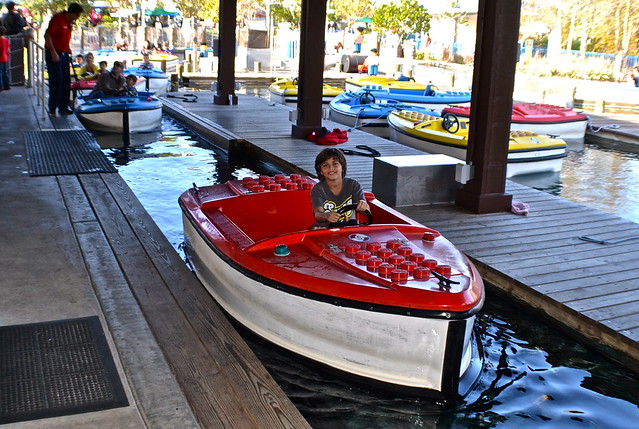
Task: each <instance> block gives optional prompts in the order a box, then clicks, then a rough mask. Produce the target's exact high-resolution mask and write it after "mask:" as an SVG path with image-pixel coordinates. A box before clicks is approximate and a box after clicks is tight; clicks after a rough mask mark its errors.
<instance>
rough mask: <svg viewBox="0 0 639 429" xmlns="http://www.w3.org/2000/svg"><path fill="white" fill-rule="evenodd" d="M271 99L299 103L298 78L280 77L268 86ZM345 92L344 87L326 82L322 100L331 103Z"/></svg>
mask: <svg viewBox="0 0 639 429" xmlns="http://www.w3.org/2000/svg"><path fill="white" fill-rule="evenodd" d="M268 90H269V93H270V96H271V101H274V102H276V103H280V104H286V103H297V78H294V79H290V78H287V79H280V80H277V81H275V82H273V83H272V84H271V85H270V86H269V87H268ZM342 92H344V90H343V89H342V88H338V87H336V86H331V85H328V84H326V83H325V84H324V87H323V89H322V102H323V103H330V102H331V100H332V99H333V98H334V97H335V96H337V95H339V94H341V93H342Z"/></svg>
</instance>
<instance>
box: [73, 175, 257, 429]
mask: <svg viewBox="0 0 639 429" xmlns="http://www.w3.org/2000/svg"><path fill="white" fill-rule="evenodd" d="M114 176H116V175H114ZM80 180H81V181H82V184H83V186H84V187H85V189H86V192H87V195H88V197H89V199H90V201H91V203H92V204H93V206H94V207H95V210H96V213H97V215H98V219H99V221H100V224H101V226H102V228H103V230H104V231H105V234H106V236H107V238H108V240H109V243H110V245H111V247H112V249H113V251H114V254H115V255H116V257H117V258H118V262H119V263H120V265H121V266H122V268H123V270H124V271H125V272H126V276H127V280H128V281H129V284H130V286H131V288H132V290H133V292H134V294H135V296H136V298H137V300H138V302H139V303H140V307H141V308H142V309H143V311H144V313H145V315H146V317H147V320H148V322H149V326H150V327H151V329H152V330H153V333H154V335H155V336H156V338H157V340H158V343H159V344H160V346H161V347H162V350H163V351H164V353H165V355H166V357H167V361H168V363H169V365H170V366H171V368H172V370H173V372H174V373H175V375H176V379H177V380H178V383H180V385H181V386H182V389H183V391H184V393H185V395H186V397H187V399H188V401H189V403H190V404H191V407H192V408H193V411H194V412H195V414H196V416H197V418H198V420H199V421H200V423H201V424H202V425H204V426H211V427H237V428H245V427H246V428H249V427H258V425H256V424H255V421H254V420H253V418H252V416H251V414H250V411H249V410H248V409H247V408H246V404H245V403H244V397H243V396H242V395H241V394H240V393H239V392H237V391H236V390H235V388H234V386H233V384H234V382H233V381H232V380H229V379H228V377H227V375H226V374H225V373H224V372H223V368H221V367H220V365H219V363H218V362H216V360H215V359H214V358H213V357H212V356H211V355H210V354H209V353H208V350H207V349H206V347H205V346H204V345H203V344H202V341H201V340H200V339H199V338H198V336H197V335H196V333H195V332H194V331H193V329H192V327H191V325H190V323H189V321H188V320H187V319H186V317H185V315H184V313H183V311H182V309H181V308H180V307H179V306H178V305H177V304H176V302H175V300H174V299H173V296H172V295H171V293H170V291H169V290H168V289H167V288H166V286H165V285H164V282H163V280H162V277H161V276H160V275H159V273H158V272H157V270H156V268H155V266H154V265H153V263H152V262H151V261H150V260H149V258H148V256H147V254H146V251H145V250H144V248H143V247H142V246H140V243H139V241H138V240H137V237H136V236H135V233H134V232H133V231H132V230H131V228H130V226H129V224H128V222H127V219H126V216H125V214H124V213H122V211H121V210H120V208H119V207H118V205H117V204H116V203H115V201H113V199H112V197H111V194H110V193H109V191H108V190H107V188H106V186H105V183H104V182H103V181H102V179H101V178H100V177H99V176H97V175H85V176H84V177H81V178H80ZM125 198H135V197H134V196H133V195H128V196H125ZM159 240H160V237H158V241H159ZM167 315H170V317H167Z"/></svg>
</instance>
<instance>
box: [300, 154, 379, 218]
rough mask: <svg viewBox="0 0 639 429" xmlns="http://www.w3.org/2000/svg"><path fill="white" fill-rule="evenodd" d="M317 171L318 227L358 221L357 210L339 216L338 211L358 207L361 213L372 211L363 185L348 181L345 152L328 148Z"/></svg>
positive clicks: (313, 195)
mask: <svg viewBox="0 0 639 429" xmlns="http://www.w3.org/2000/svg"><path fill="white" fill-rule="evenodd" d="M315 171H316V172H317V177H318V178H319V180H320V181H319V183H317V184H316V185H315V186H314V187H313V189H312V190H311V201H312V203H313V211H314V212H315V220H316V221H317V224H316V227H328V226H329V224H331V223H337V222H347V221H349V220H350V219H353V220H354V219H355V212H354V211H353V210H349V211H347V212H346V213H342V214H340V213H337V210H339V209H340V208H342V207H344V206H347V205H350V204H357V208H356V211H358V212H365V211H366V210H369V206H368V203H367V202H366V199H365V198H364V191H363V190H362V187H361V185H360V184H359V182H357V180H353V179H350V178H348V177H346V158H345V157H344V153H343V152H342V151H341V150H339V149H335V148H327V149H324V150H323V151H321V152H320V153H319V154H318V155H317V157H316V158H315Z"/></svg>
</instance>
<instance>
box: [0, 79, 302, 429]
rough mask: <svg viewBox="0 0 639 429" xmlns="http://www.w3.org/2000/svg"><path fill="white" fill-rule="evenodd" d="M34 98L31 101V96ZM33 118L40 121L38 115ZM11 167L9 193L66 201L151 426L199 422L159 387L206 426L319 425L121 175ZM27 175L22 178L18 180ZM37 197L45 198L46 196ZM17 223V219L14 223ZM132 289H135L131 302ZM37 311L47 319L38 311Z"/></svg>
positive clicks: (57, 122)
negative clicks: (161, 368) (45, 188)
mask: <svg viewBox="0 0 639 429" xmlns="http://www.w3.org/2000/svg"><path fill="white" fill-rule="evenodd" d="M19 91H24V92H26V89H24V88H13V90H12V94H13V93H14V92H15V93H16V95H17V94H18V93H19ZM24 99H25V100H27V101H26V102H25V103H29V101H28V100H29V97H24ZM31 102H33V98H32V99H31ZM3 107H8V106H3ZM29 107H31V106H29ZM33 107H34V109H33V110H32V111H31V112H29V111H28V110H29V109H28V108H26V106H22V108H21V109H22V111H24V112H25V114H27V115H28V114H32V113H35V115H34V117H35V122H36V123H38V124H39V128H40V129H51V128H54V129H56V130H63V129H64V130H66V129H78V128H81V125H79V123H78V122H77V120H76V119H75V117H74V116H73V115H71V116H52V117H48V116H46V117H42V116H41V115H40V110H39V108H38V107H37V106H33ZM13 108H15V106H14V107H13ZM31 119H32V121H33V117H32V118H31ZM21 126H22V127H24V128H22V129H20V130H16V131H15V132H13V133H11V134H12V135H15V139H16V140H17V141H18V142H20V141H21V134H22V131H23V129H33V128H35V127H34V126H33V125H29V124H22V125H21ZM12 168H13V167H12ZM7 169H9V167H7ZM9 171H10V173H11V174H13V175H12V176H9V177H16V178H15V179H10V180H7V181H6V182H7V183H6V184H7V185H9V182H10V181H12V182H11V184H12V186H7V188H6V189H5V190H6V191H7V192H6V195H4V196H5V197H7V198H8V199H9V200H11V199H15V200H21V201H22V200H29V201H30V199H28V198H24V195H25V192H26V191H24V190H22V189H23V188H24V185H22V184H21V183H22V182H26V183H28V184H29V185H30V186H34V187H35V186H37V184H38V183H42V181H47V182H51V183H52V185H51V186H53V187H54V188H55V189H56V192H55V193H54V192H51V193H50V196H49V197H48V198H49V199H50V204H51V205H53V206H56V207H59V210H56V211H59V212H61V213H63V214H64V216H62V218H64V219H67V218H68V220H66V221H68V222H70V227H69V229H70V231H71V235H73V237H71V238H69V240H70V241H73V242H74V243H75V242H76V241H77V246H78V247H79V251H80V252H81V256H79V257H78V259H77V260H78V262H77V265H78V266H82V267H86V273H87V276H88V277H87V279H89V280H88V281H90V286H89V289H90V290H94V291H95V294H96V299H97V300H98V301H99V302H100V305H99V307H100V308H101V309H102V311H103V313H104V319H105V320H106V323H107V324H108V325H109V328H110V329H111V331H112V335H113V337H114V343H115V349H117V352H114V353H117V354H118V355H119V356H120V359H121V362H122V366H123V372H124V373H126V374H127V375H128V377H127V382H128V385H129V387H130V389H131V391H132V392H134V393H133V394H132V396H133V398H134V401H135V402H136V407H137V408H138V410H139V413H140V415H142V416H144V417H143V419H144V420H145V421H146V422H147V424H148V425H150V426H153V427H156V426H157V427H195V426H192V425H191V424H187V423H186V422H185V420H182V421H178V418H177V416H179V415H180V413H182V412H185V411H178V410H177V408H176V407H175V406H174V407H173V408H171V405H172V404H171V403H170V401H165V402H162V400H158V399H157V396H156V395H155V394H156V393H157V391H166V392H168V393H166V395H168V396H169V397H170V395H174V396H176V397H177V396H179V397H181V395H184V398H186V402H187V403H188V405H187V406H186V410H188V413H191V411H192V414H193V416H194V418H195V422H193V423H195V425H199V426H200V427H207V428H213V427H220V428H241V429H245V428H255V429H257V428H278V429H279V428H291V429H293V428H295V429H297V428H310V426H309V425H308V423H307V422H306V420H305V419H304V418H303V416H302V415H301V414H300V413H299V411H298V410H297V409H296V408H295V406H294V405H293V404H292V402H291V401H290V399H289V398H288V397H287V396H286V394H285V393H284V392H283V391H282V389H281V388H280V387H279V386H278V385H277V383H276V382H275V380H273V378H272V377H271V376H270V374H269V373H268V372H267V370H266V369H265V368H264V366H263V365H262V363H261V362H260V361H259V360H258V359H257V357H256V356H255V354H254V353H253V352H252V350H251V349H250V348H249V347H248V345H247V344H246V343H245V342H244V340H243V339H242V338H241V337H240V335H239V334H238V333H237V331H236V330H235V328H234V327H233V326H232V325H231V323H230V322H229V320H228V319H227V317H226V316H225V314H224V313H223V312H222V310H221V309H220V308H219V307H218V305H217V304H216V302H215V301H214V300H213V298H212V297H211V295H210V294H209V293H208V292H207V291H206V289H205V288H204V287H203V286H202V284H201V283H200V282H199V281H198V280H197V278H196V277H195V276H194V274H193V273H192V272H191V271H190V270H189V269H188V267H187V266H186V264H185V263H184V261H183V260H182V259H181V257H180V255H178V253H177V252H176V251H175V249H174V248H173V247H172V245H171V244H170V243H169V241H168V240H167V239H166V237H165V236H164V234H163V233H162V231H161V230H160V229H159V227H158V226H157V225H156V224H155V222H154V221H153V219H152V218H151V217H150V215H149V214H148V213H147V212H146V210H145V208H144V207H143V206H142V204H141V203H140V201H139V200H138V199H137V198H136V196H135V195H134V194H133V192H132V191H131V189H130V188H129V186H128V185H127V184H126V182H125V181H124V180H123V179H122V177H121V176H120V175H119V174H117V173H93V174H77V175H59V176H43V177H38V178H31V177H28V176H26V175H24V174H23V172H22V170H15V172H14V171H13V170H12V169H9ZM19 180H20V181H22V182H20V183H19V184H16V183H13V182H18V181H19ZM14 189H15V190H14ZM9 190H11V191H10V192H9ZM26 193H28V194H31V191H29V192H26ZM14 194H17V195H20V196H19V197H18V196H17V195H14ZM43 198H44V197H43ZM33 204H38V203H37V200H36V201H34V202H33ZM35 210H36V211H38V210H43V208H42V207H37V208H35ZM24 216H25V217H27V216H28V215H27V214H25V215H24ZM3 220H7V219H4V218H3ZM9 222H10V221H9V220H7V224H8V223H9ZM32 223H34V225H35V227H34V230H33V231H32V233H33V234H37V231H39V230H38V229H37V228H38V227H40V225H42V226H41V228H48V226H47V224H46V223H44V224H43V223H42V221H41V220H40V218H38V219H35V220H34V222H32ZM57 227H58V228H62V226H57ZM42 233H43V234H47V231H46V230H45V231H43V232H42ZM25 242H28V240H25ZM5 244H6V243H5ZM9 245H10V244H9ZM67 247H69V246H67ZM38 251H39V252H42V253H41V254H40V253H38V254H37V255H35V256H36V257H39V258H50V257H52V256H53V255H55V254H56V252H64V250H63V247H62V246H60V245H59V243H58V244H56V247H55V248H53V249H49V248H46V247H45V244H42V245H41V246H40V247H38ZM8 269H9V268H8ZM12 269H13V266H12ZM73 269H74V267H67V268H66V270H68V271H72V270H73ZM5 274H6V276H7V277H8V278H19V276H20V274H19V273H13V272H11V271H7V272H6V273H5ZM45 281H46V280H45ZM45 281H42V283H45ZM125 290H126V293H127V294H129V295H131V294H132V297H133V298H132V299H131V300H129V301H126V302H125V298H124V293H123V292H124V291H125ZM49 304H52V305H55V303H49ZM138 306H139V309H138ZM125 307H126V308H125ZM132 307H135V309H136V310H135V311H137V312H140V311H141V317H140V320H141V321H140V324H143V325H144V326H145V327H146V326H147V325H148V327H147V328H146V329H150V331H151V334H150V335H149V337H148V338H146V339H145V340H142V339H141V337H142V334H141V332H139V331H137V330H135V329H130V328H129V325H127V321H126V320H125V319H126V318H127V317H129V318H130V317H131V316H130V313H129V312H130V311H132V310H131V308H132ZM79 311H85V309H80V310H79ZM86 311H89V312H91V311H95V310H93V309H89V310H86ZM125 312H126V313H127V314H126V315H123V313H125ZM33 317H34V318H36V319H37V317H38V314H34V315H33ZM143 341H147V342H154V343H157V345H159V348H160V349H161V351H160V352H159V356H157V355H153V354H151V353H149V352H148V351H144V350H145V347H139V344H140V343H141V342H143ZM115 349H114V350H115ZM138 349H142V351H141V350H138ZM147 350H148V349H147ZM160 360H162V361H163V360H165V361H166V364H168V367H169V368H170V371H168V373H167V374H165V375H164V376H165V377H166V378H165V379H160V380H157V378H158V376H157V375H156V376H155V377H156V379H155V381H154V382H155V383H156V384H152V385H151V384H150V383H146V382H148V378H147V379H143V378H142V380H141V377H140V376H139V374H138V373H140V372H144V371H148V370H147V369H146V367H147V366H148V368H154V364H155V362H157V361H160ZM173 378H174V379H175V381H176V382H177V385H176V386H179V388H178V389H177V392H173V393H171V391H170V390H169V388H168V387H167V386H169V385H171V383H170V382H169V381H172V382H173V383H175V381H173ZM169 379H170V380H169ZM160 396H161V395H160ZM165 397H166V396H165ZM167 405H168V407H167ZM167 408H168V409H167ZM185 413H186V412H185ZM188 413H186V414H188ZM114 424H115V425H117V423H114ZM122 424H123V425H124V423H122ZM127 424H128V425H129V426H127V427H136V426H135V425H134V424H133V423H130V422H128V423H127Z"/></svg>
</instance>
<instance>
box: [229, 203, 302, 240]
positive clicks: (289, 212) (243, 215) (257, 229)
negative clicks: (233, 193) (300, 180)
mask: <svg viewBox="0 0 639 429" xmlns="http://www.w3.org/2000/svg"><path fill="white" fill-rule="evenodd" d="M220 206H221V209H220V211H221V213H223V214H224V215H225V216H226V217H227V218H228V219H233V221H232V222H231V221H230V220H229V222H231V223H232V224H233V226H235V227H236V228H238V229H239V230H240V231H241V232H242V233H243V234H244V235H245V236H246V237H247V238H248V239H250V240H251V241H252V242H257V241H260V240H263V239H265V238H269V237H274V236H277V235H283V234H289V233H292V232H299V231H306V230H308V229H309V226H310V225H312V224H314V223H315V216H314V214H313V205H312V203H311V195H310V191H309V190H297V191H275V192H263V193H255V194H251V195H250V196H248V197H247V196H246V195H245V196H244V197H243V198H230V199H228V200H225V201H224V202H223V203H222V204H220Z"/></svg>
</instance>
